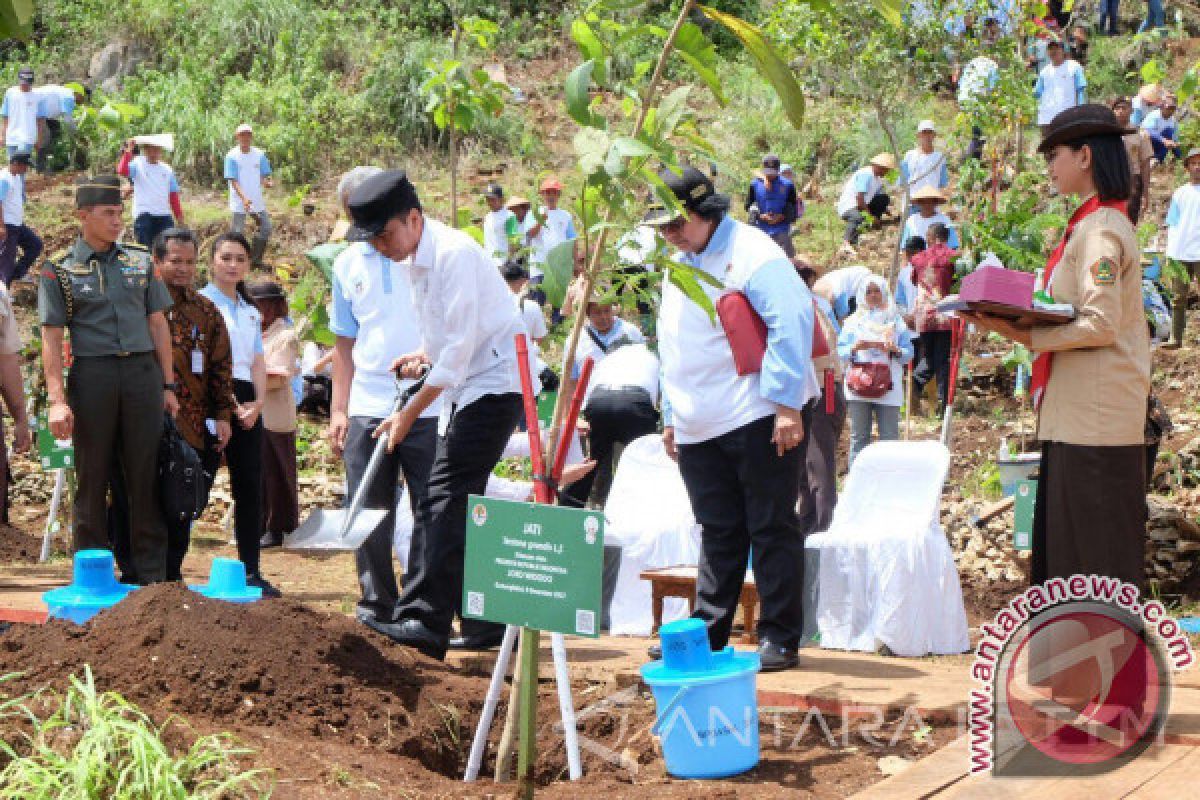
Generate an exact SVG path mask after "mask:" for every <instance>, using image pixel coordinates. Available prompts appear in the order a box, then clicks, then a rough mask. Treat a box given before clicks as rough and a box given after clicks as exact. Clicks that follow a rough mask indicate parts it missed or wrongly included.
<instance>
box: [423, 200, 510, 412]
mask: <svg viewBox="0 0 1200 800" xmlns="http://www.w3.org/2000/svg"><path fill="white" fill-rule="evenodd" d="M408 268H409V275H410V278H411V281H412V298H413V305H414V307H415V308H416V312H417V324H418V326H419V327H420V331H421V345H422V349H423V351H424V353H425V355H426V356H427V357H428V358H429V360H430V361H431V362H432V364H433V366H432V368H431V369H430V371H429V376H428V377H427V378H426V379H425V384H426V385H427V386H437V387H441V388H442V389H443V390H444V394H443V406H442V408H443V412H442V415H443V419H447V417H448V413H449V412H450V411H451V409H452V408H453V407H454V406H458V407H460V408H461V407H463V406H467V405H470V404H471V403H473V402H475V401H476V400H478V399H479V398H480V397H483V396H484V395H488V394H505V393H509V392H520V391H521V383H520V379H519V378H518V377H517V366H516V365H517V354H516V345H515V344H514V337H515V336H516V334H518V333H524V332H525V326H524V323H522V322H521V318H520V316H519V315H518V314H517V309H516V308H515V307H514V305H513V301H512V294H511V292H509V290H508V284H506V283H505V282H504V279H503V278H501V277H500V273H499V272H498V271H497V270H496V267H495V266H493V265H492V262H491V259H490V258H488V256H487V254H486V253H485V252H484V251H483V248H481V247H480V246H479V245H478V244H476V243H475V240H474V239H472V238H471V237H470V236H468V235H467V234H466V233H463V232H462V231H459V230H455V229H454V228H451V227H450V226H448V225H444V224H443V223H441V222H438V221H437V220H435V219H430V218H429V217H425V219H424V230H423V231H422V232H421V240H420V242H419V243H418V244H417V250H416V252H415V253H414V254H413V256H412V258H411V259H410V260H409V262H408Z"/></svg>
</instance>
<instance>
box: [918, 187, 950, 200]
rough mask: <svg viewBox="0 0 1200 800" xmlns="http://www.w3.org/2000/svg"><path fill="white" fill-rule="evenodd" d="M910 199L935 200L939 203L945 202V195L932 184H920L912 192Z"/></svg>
mask: <svg viewBox="0 0 1200 800" xmlns="http://www.w3.org/2000/svg"><path fill="white" fill-rule="evenodd" d="M912 200H913V202H914V203H915V202H916V201H918V200H935V201H937V202H939V203H944V202H946V195H945V193H943V192H942V190H941V189H938V188H936V187H934V186H922V187H921V188H920V189H917V190H916V191H915V192H913V193H912Z"/></svg>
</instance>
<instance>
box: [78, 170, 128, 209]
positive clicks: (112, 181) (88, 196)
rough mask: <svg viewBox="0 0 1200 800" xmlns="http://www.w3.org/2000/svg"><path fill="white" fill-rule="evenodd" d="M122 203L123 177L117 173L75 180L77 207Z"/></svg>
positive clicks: (117, 204)
mask: <svg viewBox="0 0 1200 800" xmlns="http://www.w3.org/2000/svg"><path fill="white" fill-rule="evenodd" d="M119 205H121V179H120V178H118V177H117V176H116V175H93V176H91V177H90V178H80V179H79V180H78V181H76V182H75V207H76V208H88V207H90V206H119Z"/></svg>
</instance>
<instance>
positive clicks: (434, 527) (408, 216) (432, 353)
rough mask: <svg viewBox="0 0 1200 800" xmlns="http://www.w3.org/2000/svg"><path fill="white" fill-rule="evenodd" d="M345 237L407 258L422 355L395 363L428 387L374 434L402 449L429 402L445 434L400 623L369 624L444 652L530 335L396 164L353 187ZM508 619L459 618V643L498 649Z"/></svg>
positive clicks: (469, 245)
mask: <svg viewBox="0 0 1200 800" xmlns="http://www.w3.org/2000/svg"><path fill="white" fill-rule="evenodd" d="M349 210H350V216H351V218H352V219H353V221H354V227H352V228H351V229H350V231H349V233H348V234H347V239H349V240H351V241H368V242H370V244H371V246H372V247H373V248H374V249H375V250H377V251H378V252H379V253H380V254H381V255H383V256H384V257H385V258H389V259H391V260H392V261H404V262H407V263H406V268H407V270H408V273H409V279H410V282H411V286H412V298H413V305H414V307H415V311H416V318H417V326H418V328H419V330H420V333H421V350H420V351H419V352H415V353H411V354H408V355H406V356H403V357H401V358H399V359H397V360H396V362H395V363H394V364H393V369H395V370H397V371H398V372H399V373H400V374H401V376H402V377H404V378H407V379H415V378H417V377H418V376H419V375H420V374H421V373H422V372H423V371H424V370H425V369H428V375H427V376H426V378H425V384H424V386H423V387H422V388H421V389H420V390H419V391H418V392H417V393H416V394H415V395H414V396H413V398H412V399H411V400H410V401H409V403H408V405H406V406H405V407H404V409H403V410H401V411H398V412H396V413H394V414H392V415H391V416H389V417H388V418H387V419H385V420H384V421H383V422H382V423H381V424H380V425H379V427H378V428H377V429H376V430H375V434H374V435H375V436H376V437H379V436H387V437H388V441H389V446H390V447H392V448H395V447H396V446H398V445H400V444H401V443H402V442H404V441H405V440H406V439H407V438H408V437H409V436H410V435H411V434H412V431H413V427H414V425H415V424H416V422H417V421H418V420H419V419H420V418H421V415H422V414H423V413H424V412H425V411H426V409H428V408H429V407H430V406H431V405H432V404H433V403H434V402H436V401H438V400H440V401H441V402H442V414H441V424H440V426H439V427H440V428H441V435H440V436H439V438H438V443H437V451H436V454H435V456H434V462H433V468H432V471H431V473H430V475H429V483H428V485H427V487H426V491H425V497H424V498H423V499H422V500H421V501H420V502H419V503H418V505H417V513H416V527H415V529H414V531H413V540H412V545H411V547H410V550H409V565H408V571H407V572H406V574H405V579H404V588H403V592H402V594H401V596H400V599H399V602H398V605H397V609H396V614H395V620H396V621H394V622H381V621H379V620H377V619H365V620H364V622H366V623H367V625H369V626H370V627H372V628H374V629H375V630H377V631H379V632H380V633H383V634H384V635H386V636H388V637H390V638H391V639H392V640H394V641H396V642H398V643H400V644H404V645H408V646H410V647H414V648H416V649H417V650H419V651H421V652H422V653H425V654H426V655H428V656H430V657H432V658H437V659H442V658H445V655H446V649H447V647H449V646H450V644H451V643H450V629H451V623H452V622H453V619H454V615H455V613H456V611H458V610H459V608H460V606H461V603H462V588H463V587H462V582H463V555H464V550H465V544H466V518H467V495H469V494H483V493H484V492H485V491H486V489H487V479H488V476H489V475H490V474H491V472H492V469H493V468H494V467H495V466H496V463H497V462H498V461H499V460H500V457H501V455H502V454H503V452H504V447H505V445H506V444H507V443H508V439H509V436H511V435H512V432H513V431H514V430H515V429H516V426H517V420H518V418H519V417H520V415H521V411H522V402H521V386H520V380H519V378H518V375H517V354H516V344H515V336H516V335H517V334H518V333H523V332H524V326H523V324H522V322H521V320H520V318H519V317H518V316H517V310H516V308H515V307H514V306H513V302H512V297H511V294H510V293H509V290H508V286H507V285H505V283H504V279H503V278H501V277H500V272H499V271H498V270H497V269H496V268H495V266H494V265H493V264H492V263H491V260H490V259H489V257H488V255H487V253H485V252H484V250H483V248H481V247H480V246H479V245H478V244H476V242H475V240H473V239H472V238H471V237H470V236H468V235H467V234H466V233H463V232H462V231H458V230H455V229H454V228H451V227H450V226H448V225H444V224H443V223H441V222H438V221H437V220H434V219H430V218H429V217H427V216H425V214H424V213H422V210H421V201H420V199H419V198H418V197H417V191H416V189H415V188H413V185H412V183H410V182H409V180H408V178H407V176H406V175H405V174H404V172H403V171H401V170H388V171H385V172H382V173H380V174H378V175H375V176H373V177H371V178H368V179H367V180H366V181H364V182H363V184H362V185H361V186H359V187H358V188H357V189H355V190H354V191H353V192H352V193H351V194H350V201H349ZM503 630H504V629H503V626H499V625H495V624H493V623H482V622H479V621H474V620H464V621H463V623H462V627H461V631H462V637H461V640H460V641H458V642H456V643H455V644H457V645H461V646H464V647H470V648H482V647H488V646H492V645H494V644H499V642H500V639H501V638H502V636H503Z"/></svg>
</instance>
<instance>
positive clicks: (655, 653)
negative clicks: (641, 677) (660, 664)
mask: <svg viewBox="0 0 1200 800" xmlns="http://www.w3.org/2000/svg"><path fill="white" fill-rule="evenodd" d="M646 655H648V656H650V658H652V659H654V660H655V661H662V645H661V644H652V645H650V646H649V647H647V648H646Z"/></svg>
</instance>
